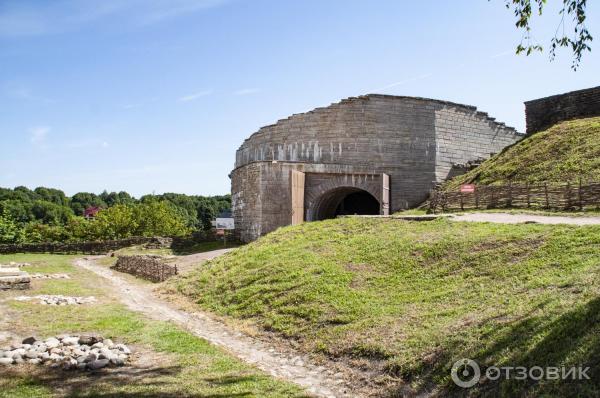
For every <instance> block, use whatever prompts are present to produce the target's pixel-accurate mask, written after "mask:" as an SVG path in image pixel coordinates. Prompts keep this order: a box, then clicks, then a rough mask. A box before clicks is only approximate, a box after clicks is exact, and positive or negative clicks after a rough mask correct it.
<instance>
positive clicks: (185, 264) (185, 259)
mask: <svg viewBox="0 0 600 398" xmlns="http://www.w3.org/2000/svg"><path fill="white" fill-rule="evenodd" d="M231 250H233V249H217V250H211V251H208V252H202V253H195V254H190V255H187V256H177V257H175V261H174V263H175V264H177V269H178V270H179V272H181V273H185V272H188V271H190V270H191V269H192V268H193V267H194V266H196V265H198V263H200V262H202V261H206V260H211V259H213V258H215V257H219V256H221V255H223V254H225V253H227V252H230V251H231Z"/></svg>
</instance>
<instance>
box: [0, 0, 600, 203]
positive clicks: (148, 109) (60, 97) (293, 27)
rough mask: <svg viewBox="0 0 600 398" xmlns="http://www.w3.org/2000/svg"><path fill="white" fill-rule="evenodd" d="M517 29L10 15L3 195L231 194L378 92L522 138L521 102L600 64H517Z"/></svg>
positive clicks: (376, 10)
mask: <svg viewBox="0 0 600 398" xmlns="http://www.w3.org/2000/svg"><path fill="white" fill-rule="evenodd" d="M588 14H589V16H588V18H589V20H588V27H589V28H591V31H592V32H591V33H592V35H594V34H595V35H596V36H598V37H599V39H598V40H600V29H598V30H597V31H596V30H595V28H596V27H598V26H600V5H598V4H595V3H594V2H590V4H589V6H588ZM513 19H514V17H513V15H512V14H511V13H510V12H509V11H507V10H506V9H505V7H504V1H502V0H491V1H487V0H457V1H447V2H446V1H444V2H442V1H437V0H436V1H434V0H429V1H427V0H424V1H411V2H408V1H397V0H390V1H378V0H373V1H363V0H301V1H300V0H298V1H291V0H290V1H287V0H286V1H281V0H279V1H276V0H270V1H268V0H253V1H249V0H195V1H192V0H130V1H127V0H121V1H117V0H104V1H94V0H56V1H43V0H39V1H27V0H19V1H7V0H0V186H3V187H14V186H17V185H26V186H29V187H36V186H49V187H57V188H61V189H63V190H64V191H65V192H67V193H68V194H74V193H76V192H78V191H92V192H100V191H102V190H104V189H107V190H109V191H112V190H115V191H119V190H126V191H128V192H130V193H132V194H134V195H136V196H139V195H142V194H146V193H152V192H156V193H162V192H182V193H188V194H222V193H226V192H229V184H230V182H229V178H228V173H229V172H230V171H231V169H232V166H233V163H234V159H235V150H236V149H237V148H238V147H239V145H240V144H241V143H242V141H243V140H244V138H246V137H247V136H249V135H250V134H251V133H253V132H255V131H256V130H257V129H258V128H259V127H260V126H262V125H266V124H271V123H273V122H275V121H276V120H278V119H280V118H284V117H287V116H288V115H290V114H292V113H298V112H303V111H307V110H310V109H312V108H315V107H318V106H325V105H328V104H330V103H332V102H337V101H339V100H340V99H342V98H345V97H349V96H356V95H361V94H366V93H371V92H378V93H385V94H395V95H412V96H423V97H431V98H438V99H445V100H450V101H455V102H460V103H466V104H472V105H476V106H477V107H478V108H479V109H481V110H483V111H486V112H489V113H490V115H492V116H494V117H496V118H497V119H498V120H500V121H504V122H506V123H507V124H508V125H512V126H515V127H517V128H518V129H519V130H520V131H523V129H524V123H525V121H524V107H523V101H525V100H529V99H534V98H538V97H543V96H547V95H552V94H558V93H561V92H565V91H570V90H574V89H580V88H585V87H591V86H597V85H599V84H600V79H599V77H598V76H599V75H598V71H599V70H600V49H598V50H596V51H593V52H592V53H591V54H589V53H588V54H586V55H585V58H584V60H583V64H582V66H581V67H580V69H579V70H578V71H577V72H573V71H572V70H571V69H570V63H571V57H570V53H569V52H568V51H563V52H561V53H560V57H559V59H557V60H556V61H554V62H552V63H551V62H549V61H548V56H547V54H541V55H535V56H531V57H523V56H516V55H514V48H515V46H516V45H517V44H518V42H519V41H520V38H521V33H520V32H518V31H517V30H516V29H515V28H514V21H513ZM558 22H559V21H558V18H557V17H556V16H555V15H554V11H553V10H551V9H548V11H547V15H546V17H545V18H544V19H540V20H536V21H535V24H534V38H535V39H536V40H538V41H539V42H540V43H541V44H546V45H547V44H548V42H549V40H550V37H551V35H552V34H553V33H554V31H555V30H556V27H557V24H558ZM593 47H595V46H593Z"/></svg>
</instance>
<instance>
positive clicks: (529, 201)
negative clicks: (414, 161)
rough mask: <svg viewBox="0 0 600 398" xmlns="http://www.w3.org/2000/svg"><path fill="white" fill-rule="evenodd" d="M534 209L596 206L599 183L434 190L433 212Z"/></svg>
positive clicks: (432, 199) (572, 208)
mask: <svg viewBox="0 0 600 398" xmlns="http://www.w3.org/2000/svg"><path fill="white" fill-rule="evenodd" d="M511 207H512V208H534V209H535V208H537V209H552V210H584V209H590V208H596V209H598V208H600V183H595V182H588V183H585V184H584V183H582V181H578V182H577V183H569V182H567V183H563V184H552V185H551V184H547V183H542V184H514V183H510V184H508V185H476V186H475V190H474V192H460V190H457V191H451V192H444V191H440V190H437V191H434V192H432V194H431V196H430V199H429V208H430V210H432V211H433V212H436V211H447V210H458V209H460V210H466V209H498V208H511Z"/></svg>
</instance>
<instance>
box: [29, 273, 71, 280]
mask: <svg viewBox="0 0 600 398" xmlns="http://www.w3.org/2000/svg"><path fill="white" fill-rule="evenodd" d="M29 277H30V278H31V279H71V277H70V276H69V275H68V274H38V273H36V274H29Z"/></svg>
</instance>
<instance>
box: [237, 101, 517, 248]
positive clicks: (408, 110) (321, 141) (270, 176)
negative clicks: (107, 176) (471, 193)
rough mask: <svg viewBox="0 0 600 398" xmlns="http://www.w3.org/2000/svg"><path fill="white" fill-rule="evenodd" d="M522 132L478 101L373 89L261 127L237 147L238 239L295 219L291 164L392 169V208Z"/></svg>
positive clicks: (320, 169)
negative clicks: (461, 101)
mask: <svg viewBox="0 0 600 398" xmlns="http://www.w3.org/2000/svg"><path fill="white" fill-rule="evenodd" d="M520 137H521V135H519V134H517V132H516V131H515V130H514V129H513V128H510V127H506V126H505V125H504V124H503V123H498V122H496V121H495V120H494V119H493V118H490V117H489V116H488V115H487V114H486V113H483V112H479V111H477V109H476V108H475V107H471V106H465V105H460V104H454V103H450V102H446V101H438V100H429V99H423V98H412V97H395V96H386V95H367V96H361V97H355V98H349V99H346V100H342V101H341V102H339V103H336V104H333V105H331V106H329V107H325V108H317V109H315V110H313V111H310V112H307V113H301V114H297V115H293V116H290V117H288V118H287V119H283V120H280V121H278V122H277V123H275V124H273V125H270V126H265V127H263V128H261V129H260V130H259V131H258V132H257V133H255V134H253V135H252V136H250V137H249V138H248V139H247V140H246V141H245V142H244V143H243V144H242V146H241V147H240V148H239V149H238V151H237V153H236V162H235V169H234V170H233V172H232V173H231V180H232V202H233V203H232V210H233V215H234V218H235V222H236V230H237V233H238V238H240V239H241V240H243V241H249V240H253V239H256V238H257V237H258V236H260V235H263V234H265V233H268V232H270V231H272V230H274V229H276V228H278V227H280V226H283V225H287V224H288V223H289V218H290V215H291V203H290V202H291V198H290V192H291V191H290V182H289V178H290V171H291V170H300V171H303V172H305V173H341V174H347V175H349V176H351V175H356V176H360V175H365V174H381V173H386V174H388V175H390V179H391V180H390V186H391V195H390V202H391V208H390V210H391V211H392V212H394V211H398V210H400V209H403V208H408V207H411V206H414V205H417V204H419V203H421V202H422V201H423V200H425V199H426V197H427V195H428V194H429V191H430V190H431V189H432V188H433V187H434V185H435V184H436V183H438V182H441V181H443V180H444V179H445V178H446V177H447V176H448V174H449V173H450V170H451V169H452V166H453V165H454V164H456V163H464V162H466V161H468V160H474V159H476V158H487V157H489V155H490V153H497V152H500V151H501V150H502V149H503V148H504V147H505V146H507V145H510V144H512V143H514V142H515V141H517V140H518V139H520ZM307 178H308V176H307Z"/></svg>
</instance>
